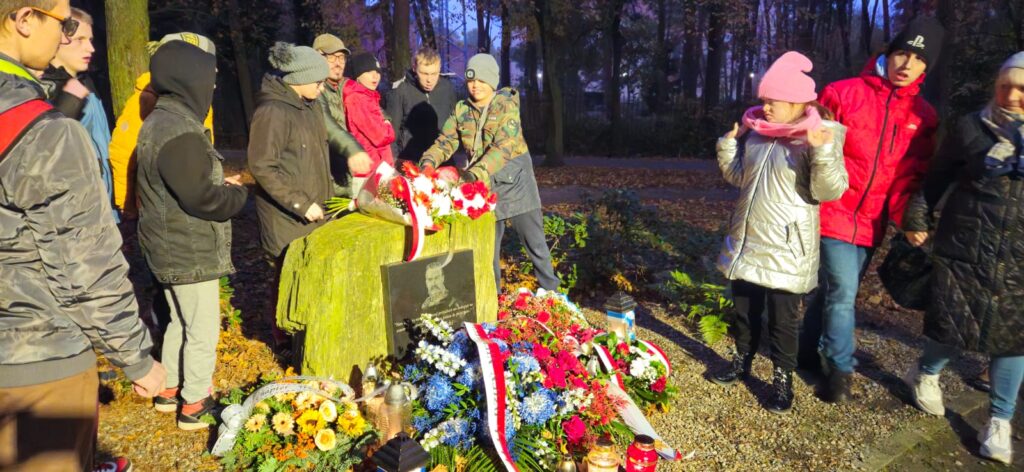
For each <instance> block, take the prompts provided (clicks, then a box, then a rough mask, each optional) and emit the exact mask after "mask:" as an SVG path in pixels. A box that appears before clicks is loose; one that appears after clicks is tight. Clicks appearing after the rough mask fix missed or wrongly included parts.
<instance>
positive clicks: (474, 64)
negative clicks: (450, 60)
mask: <svg viewBox="0 0 1024 472" xmlns="http://www.w3.org/2000/svg"><path fill="white" fill-rule="evenodd" d="M500 71H501V69H500V68H499V67H498V61H496V60H494V56H492V55H490V54H482V53H481V54H477V55H475V56H473V57H471V58H469V62H467V63H466V81H470V80H479V81H481V82H483V83H485V84H487V85H490V86H491V88H493V89H494V90H498V78H499V76H500V75H501V72H500Z"/></svg>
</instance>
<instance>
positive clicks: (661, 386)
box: [651, 377, 668, 393]
mask: <svg viewBox="0 0 1024 472" xmlns="http://www.w3.org/2000/svg"><path fill="white" fill-rule="evenodd" d="M667 383H668V380H665V377H660V378H658V380H656V381H655V382H654V383H652V384H651V391H653V392H657V393H661V392H664V391H665V384H667Z"/></svg>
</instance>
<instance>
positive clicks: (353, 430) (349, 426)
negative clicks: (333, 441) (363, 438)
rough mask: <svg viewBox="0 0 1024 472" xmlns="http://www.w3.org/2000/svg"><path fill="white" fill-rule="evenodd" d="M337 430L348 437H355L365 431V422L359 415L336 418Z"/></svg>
mask: <svg viewBox="0 0 1024 472" xmlns="http://www.w3.org/2000/svg"><path fill="white" fill-rule="evenodd" d="M338 429H339V430H340V431H341V432H343V433H345V434H346V435H348V436H350V437H356V436H359V435H360V434H363V431H365V430H366V420H364V419H363V417H362V416H359V415H356V416H354V417H348V416H342V417H340V418H338Z"/></svg>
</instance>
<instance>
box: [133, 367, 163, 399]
mask: <svg viewBox="0 0 1024 472" xmlns="http://www.w3.org/2000/svg"><path fill="white" fill-rule="evenodd" d="M166 381H167V371H166V370H164V366H163V364H161V363H159V362H157V361H153V367H150V368H149V372H147V373H146V375H144V376H143V377H142V378H140V379H138V380H136V381H134V382H132V390H134V391H135V393H136V394H138V395H139V396H140V397H144V398H153V397H155V396H156V394H158V393H160V392H161V391H162V390H163V389H164V382H166Z"/></svg>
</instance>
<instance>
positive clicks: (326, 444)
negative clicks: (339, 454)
mask: <svg viewBox="0 0 1024 472" xmlns="http://www.w3.org/2000/svg"><path fill="white" fill-rule="evenodd" d="M313 442H314V443H315V444H316V447H317V449H320V450H321V451H330V450H331V449H334V446H337V445H338V440H337V437H336V436H335V435H334V430H333V429H321V430H320V431H317V432H316V436H315V437H314V438H313Z"/></svg>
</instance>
